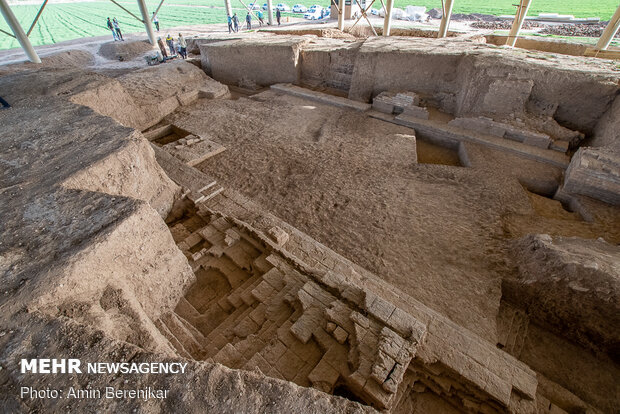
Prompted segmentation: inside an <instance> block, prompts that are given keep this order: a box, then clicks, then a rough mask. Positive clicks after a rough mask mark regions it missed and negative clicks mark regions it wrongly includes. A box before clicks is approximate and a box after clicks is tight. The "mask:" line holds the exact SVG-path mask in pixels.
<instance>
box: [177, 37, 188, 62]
mask: <svg viewBox="0 0 620 414" xmlns="http://www.w3.org/2000/svg"><path fill="white" fill-rule="evenodd" d="M177 41H178V42H179V46H180V48H181V57H182V58H183V59H187V42H186V41H185V38H184V37H183V35H182V34H181V33H179V38H178V39H177Z"/></svg>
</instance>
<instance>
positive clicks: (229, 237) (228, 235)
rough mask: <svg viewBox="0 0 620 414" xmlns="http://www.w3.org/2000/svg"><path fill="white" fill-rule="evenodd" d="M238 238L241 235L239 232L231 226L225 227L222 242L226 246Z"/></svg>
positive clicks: (235, 241)
mask: <svg viewBox="0 0 620 414" xmlns="http://www.w3.org/2000/svg"><path fill="white" fill-rule="evenodd" d="M240 239H241V236H240V235H239V233H238V232H237V231H236V230H234V229H232V228H231V229H227V230H226V232H225V233H224V244H226V246H232V245H233V244H235V243H237V242H238V241H239V240H240Z"/></svg>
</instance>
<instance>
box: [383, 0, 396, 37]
mask: <svg viewBox="0 0 620 414" xmlns="http://www.w3.org/2000/svg"><path fill="white" fill-rule="evenodd" d="M386 3H387V4H386V5H385V18H384V19H383V36H389V35H390V30H391V29H392V10H393V9H394V0H386Z"/></svg>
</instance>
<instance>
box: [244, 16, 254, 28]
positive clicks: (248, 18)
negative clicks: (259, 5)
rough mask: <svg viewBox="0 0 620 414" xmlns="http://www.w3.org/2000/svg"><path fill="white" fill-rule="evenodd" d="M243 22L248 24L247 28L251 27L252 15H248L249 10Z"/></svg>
mask: <svg viewBox="0 0 620 414" xmlns="http://www.w3.org/2000/svg"><path fill="white" fill-rule="evenodd" d="M245 23H246V25H247V26H248V30H251V29H252V16H250V12H248V14H246V15H245Z"/></svg>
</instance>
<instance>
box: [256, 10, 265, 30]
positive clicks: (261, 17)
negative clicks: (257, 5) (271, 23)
mask: <svg viewBox="0 0 620 414" xmlns="http://www.w3.org/2000/svg"><path fill="white" fill-rule="evenodd" d="M257 16H258V25H259V26H262V25H263V24H264V23H265V22H264V21H263V12H262V11H260V10H259V11H258V12H257Z"/></svg>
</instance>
